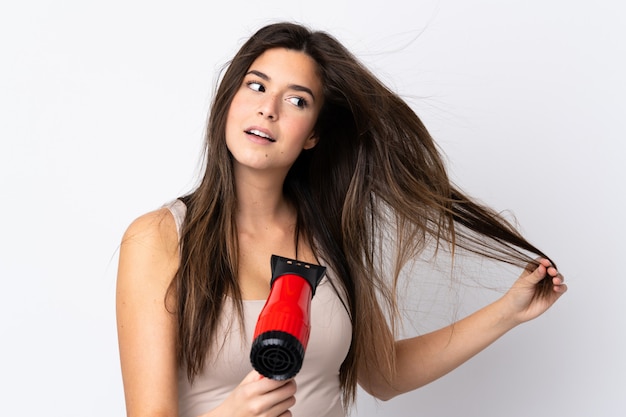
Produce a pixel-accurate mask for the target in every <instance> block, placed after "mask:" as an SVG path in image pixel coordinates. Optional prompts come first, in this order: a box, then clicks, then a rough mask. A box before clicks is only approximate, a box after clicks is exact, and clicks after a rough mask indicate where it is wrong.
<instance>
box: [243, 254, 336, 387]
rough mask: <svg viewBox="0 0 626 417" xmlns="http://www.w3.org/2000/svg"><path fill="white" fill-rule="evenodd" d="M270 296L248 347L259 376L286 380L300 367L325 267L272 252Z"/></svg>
mask: <svg viewBox="0 0 626 417" xmlns="http://www.w3.org/2000/svg"><path fill="white" fill-rule="evenodd" d="M271 264H272V280H271V282H270V287H271V290H270V295H269V296H268V298H267V301H266V302H265V306H264V307H263V310H261V314H260V315H259V318H258V320H257V324H256V328H255V331H254V340H253V342H252V348H251V349H250V361H251V362H252V366H253V367H254V369H256V370H257V372H259V373H260V374H261V375H263V376H265V377H267V378H271V379H275V380H286V379H289V378H292V377H294V376H295V375H296V374H297V373H298V372H299V371H300V368H301V367H302V361H303V360H304V352H305V350H306V346H307V343H308V341H309V334H310V331H311V324H310V320H311V319H310V314H311V300H312V298H313V295H315V288H317V284H319V282H320V280H321V279H322V277H323V276H324V274H325V273H326V268H325V267H323V266H319V265H311V264H307V263H304V262H300V261H297V260H295V259H289V258H283V257H280V256H276V255H272V259H271Z"/></svg>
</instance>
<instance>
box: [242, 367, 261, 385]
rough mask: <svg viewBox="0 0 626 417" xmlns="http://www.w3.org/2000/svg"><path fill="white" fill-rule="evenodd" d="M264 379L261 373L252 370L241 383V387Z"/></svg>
mask: <svg viewBox="0 0 626 417" xmlns="http://www.w3.org/2000/svg"><path fill="white" fill-rule="evenodd" d="M261 379H263V375H261V374H260V373H258V372H257V371H255V370H252V371H251V372H249V373H248V375H246V377H245V378H244V379H243V380H242V381H241V384H240V385H243V384H249V383H251V382H256V381H259V380H261Z"/></svg>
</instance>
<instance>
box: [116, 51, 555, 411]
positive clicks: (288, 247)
mask: <svg viewBox="0 0 626 417" xmlns="http://www.w3.org/2000/svg"><path fill="white" fill-rule="evenodd" d="M316 69H317V68H316V65H315V62H314V61H313V60H312V59H311V58H310V57H308V56H307V55H305V54H303V53H301V52H296V51H291V50H286V49H271V50H268V51H266V52H265V53H264V54H262V55H261V56H260V57H259V58H258V59H257V60H255V62H254V63H253V64H252V65H251V67H250V69H249V72H248V74H247V75H246V77H245V79H244V82H243V83H242V85H241V87H240V89H239V90H238V91H237V93H236V94H235V97H234V98H233V101H232V104H231V108H230V109H229V114H228V120H227V126H226V143H227V145H228V148H229V150H230V152H231V153H232V155H233V159H234V173H235V182H236V189H237V199H238V200H237V201H238V211H237V217H236V221H237V228H238V233H239V235H238V238H239V245H240V246H239V251H240V265H239V271H240V273H239V276H238V280H239V283H240V286H241V290H242V295H243V298H244V299H265V298H266V297H267V295H268V293H269V277H270V276H271V273H270V269H269V266H268V262H267V260H268V259H269V258H270V255H271V254H273V253H275V254H278V255H282V256H286V257H290V258H295V257H296V256H295V255H296V254H295V247H294V229H295V223H296V212H295V209H294V207H292V206H291V205H290V204H289V203H288V202H287V201H286V200H285V198H284V196H283V194H282V183H283V181H284V179H285V176H286V175H287V172H288V170H289V167H290V166H291V165H292V164H293V162H294V161H295V159H296V157H297V156H298V155H299V153H300V152H302V150H304V149H310V148H312V147H313V146H315V144H316V143H317V137H316V136H315V132H314V130H313V127H314V125H315V121H316V119H317V116H318V114H319V111H320V108H321V106H322V104H323V102H322V86H321V82H320V79H319V77H318V75H317V72H316ZM302 99H304V100H305V101H306V102H307V105H305V106H303V105H302V104H303V102H302ZM252 130H257V131H259V132H263V133H265V134H267V135H268V136H270V137H271V139H272V140H267V139H265V138H262V137H259V136H258V135H254V134H251V131H252ZM178 253H179V248H178V235H177V231H176V225H175V222H174V218H173V217H172V215H171V213H170V212H169V210H167V209H160V210H157V211H154V212H151V213H147V214H145V215H143V216H141V217H139V218H138V219H137V220H135V221H134V222H133V223H132V224H131V225H130V226H129V227H128V229H127V231H126V233H125V234H124V238H123V240H122V244H121V248H120V260H119V269H118V278H117V299H116V309H117V325H118V339H119V349H120V359H121V365H122V376H123V382H124V392H125V398H126V407H127V415H128V416H131V417H142V416H151V417H161V416H162V417H165V416H167V417H175V416H177V415H178V410H177V408H178V404H177V401H178V400H177V397H178V393H177V377H178V367H177V364H176V350H175V341H176V327H175V325H176V324H175V318H174V316H173V315H172V314H171V313H169V312H168V309H167V306H169V308H170V310H173V307H174V304H173V300H171V299H168V300H166V303H165V304H167V305H165V304H164V302H163V300H164V299H165V297H166V292H167V288H168V286H169V284H170V282H171V280H172V277H173V276H174V274H175V272H176V270H177V269H178V265H179V256H178ZM297 257H298V258H300V259H302V260H304V261H306V262H315V257H314V256H313V253H312V250H311V248H310V247H309V246H308V245H307V244H306V242H304V241H302V242H300V243H299V247H298V256H297ZM546 273H547V274H549V275H550V276H552V277H553V278H552V279H553V284H554V287H553V293H552V294H551V295H550V296H549V297H548V298H544V299H538V300H536V299H533V297H532V295H533V293H534V287H535V285H536V283H537V282H539V280H541V278H542V277H543V276H544V275H545V274H546ZM566 290H567V286H566V285H565V284H564V282H563V277H562V276H561V275H560V274H559V273H558V271H557V270H556V269H555V268H553V267H552V266H550V263H549V262H548V261H547V260H541V265H540V266H539V267H538V268H537V269H536V270H535V271H532V272H524V273H523V274H522V275H521V276H520V278H519V279H518V280H517V281H516V282H515V283H514V285H513V286H512V287H511V289H510V290H509V291H508V292H507V293H506V294H505V295H504V296H503V297H502V298H501V299H499V300H497V301H496V302H494V303H493V304H490V305H488V306H487V307H485V308H483V309H481V310H479V311H477V312H476V313H474V314H472V315H470V316H469V317H467V318H465V319H463V320H460V321H459V322H457V323H455V324H454V328H452V326H449V327H445V328H443V329H440V330H438V331H435V332H432V333H429V334H425V335H422V336H418V337H415V338H410V339H405V340H400V341H397V342H396V343H397V349H396V352H397V358H396V363H397V368H398V369H397V373H396V377H395V379H393V380H392V381H390V382H389V379H385V378H383V377H382V376H381V375H380V374H368V373H366V372H365V371H364V370H362V369H361V370H360V371H359V383H360V385H361V386H362V387H363V388H364V389H365V390H366V391H368V392H369V393H371V394H372V395H374V396H376V397H378V398H380V399H384V400H386V399H389V398H392V397H394V396H396V395H398V394H401V393H404V392H408V391H411V390H414V389H416V388H418V387H420V386H423V385H425V384H428V383H429V382H431V381H433V380H435V379H437V378H439V377H441V376H442V375H444V374H446V373H448V372H450V371H451V370H453V369H454V368H456V367H457V366H459V365H460V364H462V363H463V362H465V361H467V360H468V359H469V358H471V357H472V356H474V355H475V354H476V353H478V352H480V351H481V350H482V349H484V348H485V347H486V346H488V345H489V344H491V343H492V342H493V341H495V340H496V339H498V338H499V337H500V336H502V335H503V334H504V333H506V332H507V331H509V330H510V329H512V328H514V327H515V326H517V325H519V324H520V323H523V322H526V321H528V320H531V319H533V318H535V317H537V316H538V315H540V314H541V313H543V312H544V311H545V310H547V309H548V308H549V307H550V306H551V305H552V304H553V303H554V302H555V301H556V300H557V299H558V298H559V297H560V296H561V295H562V294H563V293H564V292H565V291H566ZM296 389H297V388H296V384H295V382H294V381H293V380H290V381H273V380H270V379H267V378H263V377H261V376H260V375H259V374H258V373H256V372H255V371H252V372H251V373H250V374H248V375H247V376H246V377H245V378H244V380H243V381H242V382H241V383H240V384H239V385H238V386H237V387H236V388H235V389H234V390H233V391H232V392H231V394H230V395H229V396H228V397H227V398H226V400H225V401H224V402H223V403H222V404H221V405H220V406H219V407H217V408H216V409H214V410H210V411H209V410H207V413H206V414H203V415H202V417H215V416H228V417H244V416H264V417H275V416H282V417H286V416H291V412H290V411H289V408H290V407H292V406H293V404H294V403H295V397H294V394H295V393H296Z"/></svg>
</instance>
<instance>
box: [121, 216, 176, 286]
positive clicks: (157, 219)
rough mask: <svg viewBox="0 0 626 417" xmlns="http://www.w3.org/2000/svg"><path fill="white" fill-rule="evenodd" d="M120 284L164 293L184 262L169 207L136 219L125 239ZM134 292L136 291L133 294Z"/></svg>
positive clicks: (122, 249) (129, 227)
mask: <svg viewBox="0 0 626 417" xmlns="http://www.w3.org/2000/svg"><path fill="white" fill-rule="evenodd" d="M119 257H120V259H119V269H118V282H119V283H120V284H122V285H120V287H121V288H139V287H141V288H144V292H148V293H149V292H150V291H149V290H148V288H154V289H155V290H157V291H158V294H161V293H163V291H164V289H165V288H167V286H169V283H170V281H171V279H172V277H173V276H174V274H175V273H176V271H177V269H178V265H179V262H180V258H179V250H178V233H177V230H176V221H175V219H174V216H173V215H172V213H171V211H170V210H169V209H168V208H167V207H161V208H159V209H157V210H153V211H150V212H148V213H145V214H143V215H141V216H139V217H137V218H136V219H134V220H133V221H132V222H131V223H130V225H129V226H128V228H127V229H126V232H125V233H124V236H123V238H122V242H121V244H120V255H119ZM133 292H134V291H133Z"/></svg>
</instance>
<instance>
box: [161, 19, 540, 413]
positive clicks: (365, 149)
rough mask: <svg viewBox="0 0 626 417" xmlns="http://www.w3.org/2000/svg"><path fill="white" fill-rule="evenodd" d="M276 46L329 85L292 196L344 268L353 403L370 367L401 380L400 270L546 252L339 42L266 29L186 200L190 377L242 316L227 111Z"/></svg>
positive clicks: (183, 350) (183, 284)
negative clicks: (459, 174)
mask: <svg viewBox="0 0 626 417" xmlns="http://www.w3.org/2000/svg"><path fill="white" fill-rule="evenodd" d="M271 48H287V49H290V50H296V51H301V52H303V53H306V54H307V55H309V56H310V57H311V58H312V59H313V60H314V61H315V62H316V63H317V67H318V73H319V76H320V78H321V83H322V86H323V93H324V104H323V107H322V109H321V111H320V114H319V117H318V120H317V123H316V126H315V131H316V134H317V136H318V138H319V142H318V144H317V145H316V146H315V147H314V148H312V149H310V150H306V151H303V152H302V154H301V155H300V156H299V157H298V159H297V160H296V162H295V163H294V165H293V166H292V168H291V169H290V171H289V173H288V174H287V177H286V179H285V183H284V194H285V196H286V197H287V198H288V199H290V200H291V201H292V202H293V203H294V205H295V206H296V209H297V225H296V226H297V229H296V230H297V233H296V234H297V235H298V234H299V235H300V236H302V237H304V238H305V239H306V240H307V242H308V243H309V244H310V246H311V247H312V249H313V251H314V253H315V255H316V256H317V257H319V258H323V259H324V260H325V262H327V264H328V265H329V266H330V267H331V269H332V270H333V271H335V273H336V274H337V276H336V277H333V280H334V283H335V285H337V286H338V292H341V294H344V295H345V297H344V298H345V305H346V309H347V310H348V313H349V316H350V319H351V322H352V343H351V345H350V349H349V352H348V354H347V356H346V358H345V360H344V362H343V364H342V365H341V368H340V382H341V386H342V388H343V402H344V405H345V406H346V407H347V406H348V405H349V404H351V403H352V402H353V401H354V399H355V394H356V386H357V369H358V368H359V367H365V368H366V369H368V371H374V372H380V374H381V375H383V376H384V377H387V378H391V377H392V375H393V372H394V367H395V363H394V336H395V333H396V323H397V320H398V307H397V294H396V286H397V282H398V278H399V275H400V271H401V270H402V268H403V266H404V265H405V264H406V263H407V262H409V261H410V260H412V259H415V258H416V257H417V256H418V255H419V254H420V252H421V251H422V250H423V249H424V247H425V245H426V244H427V243H428V242H430V241H434V242H435V243H436V246H437V247H441V246H442V245H445V246H446V247H448V248H450V249H451V251H452V253H454V250H455V248H459V249H463V250H467V251H469V252H471V253H475V254H478V255H481V256H486V257H488V258H491V259H494V260H497V261H501V262H505V263H508V264H512V265H517V266H520V267H523V268H528V267H529V265H537V262H536V261H534V256H532V255H535V256H540V257H546V255H545V254H544V253H542V252H541V251H540V250H539V249H537V248H536V247H535V246H533V245H532V244H531V243H529V242H528V241H527V240H526V239H525V238H524V237H523V236H522V235H521V234H520V233H519V232H518V231H517V230H516V228H515V227H514V226H513V225H512V224H511V223H510V222H508V221H507V220H506V219H504V218H503V217H502V216H500V215H499V214H498V213H497V212H495V211H494V210H492V209H490V208H489V207H485V206H484V205H482V204H480V203H478V202H476V201H474V200H473V199H471V198H469V197H468V196H466V195H465V194H464V193H463V192H462V191H461V190H459V189H458V187H456V186H455V185H454V184H452V183H451V181H450V179H449V177H448V175H447V172H446V169H445V166H444V163H443V159H442V156H441V155H440V153H439V150H438V148H437V146H436V144H435V143H434V141H433V139H432V138H431V136H430V134H429V133H428V131H427V130H426V128H425V126H424V125H423V124H422V122H421V121H420V119H419V117H418V116H417V115H416V114H415V112H414V111H413V110H412V109H411V108H410V107H409V106H408V105H407V104H406V103H405V102H404V101H403V100H402V99H401V98H400V97H399V96H398V95H397V94H396V93H394V92H393V91H391V90H390V89H389V88H387V87H386V86H385V85H383V84H382V83H381V82H380V81H379V80H378V79H377V78H376V77H375V76H374V75H373V74H372V73H371V72H370V71H369V70H368V69H367V68H366V67H364V66H363V65H362V64H361V63H360V62H359V60H358V59H357V58H356V57H355V56H354V55H353V54H351V53H350V52H349V51H348V50H347V49H346V48H345V47H344V46H342V45H341V43H340V42H338V41H337V40H336V39H335V38H334V37H332V36H330V35H329V34H327V33H325V32H320V31H311V30H309V29H308V28H306V27H304V26H301V25H298V24H293V23H275V24H271V25H268V26H265V27H263V28H261V29H260V30H259V31H257V32H256V33H255V34H254V35H253V36H252V37H251V38H250V39H248V41H247V42H246V43H245V44H244V45H243V46H242V47H241V48H240V50H239V51H238V53H237V54H236V55H235V56H234V58H233V59H232V60H231V61H230V63H229V65H228V67H227V69H226V71H225V72H224V74H223V77H222V79H221V82H220V83H219V85H218V88H217V90H216V94H215V97H214V99H213V103H212V106H211V111H210V114H209V119H208V124H207V130H206V137H205V154H204V156H205V166H204V173H203V176H202V180H201V182H200V183H199V185H198V186H197V187H196V188H195V189H194V190H193V191H192V192H191V193H190V194H188V195H186V196H185V197H183V201H184V202H185V203H186V205H187V216H186V217H185V221H184V223H183V227H182V231H181V263H180V267H179V269H178V271H177V273H176V275H175V277H174V280H173V281H172V284H171V285H170V289H169V291H170V292H174V295H175V298H176V299H177V306H176V311H175V313H176V316H177V320H178V346H177V348H178V361H179V363H180V365H181V366H183V367H184V369H186V372H187V377H188V378H189V379H190V380H193V378H194V376H195V375H196V374H197V373H198V372H200V370H201V369H202V368H203V366H204V365H205V358H206V355H207V352H208V351H209V349H211V348H212V346H211V342H212V340H214V339H213V338H214V337H215V332H216V328H217V323H218V319H219V316H220V313H221V311H222V307H223V303H224V302H225V301H224V300H225V298H224V295H225V294H228V295H230V296H231V297H232V299H233V300H234V303H235V306H236V311H237V314H238V316H239V318H240V319H241V318H242V316H243V303H242V300H241V293H240V288H239V284H238V282H237V265H238V244H237V229H236V224H235V219H234V213H235V207H236V204H237V201H236V198H235V189H234V179H233V170H232V157H231V155H230V153H229V151H228V149H227V147H226V141H225V128H226V118H227V114H228V111H229V108H230V104H231V101H232V99H233V96H234V95H235V92H236V91H237V90H238V88H239V87H240V86H241V83H242V81H243V78H244V75H245V73H246V72H247V70H248V68H249V67H250V65H251V64H252V63H253V61H254V60H255V59H256V58H257V57H258V56H259V55H261V54H262V53H263V52H265V51H266V50H268V49H271ZM389 233H391V234H392V239H393V241H394V248H395V250H394V251H393V253H390V254H386V253H383V252H384V249H385V248H383V247H382V241H383V236H384V235H385V234H389ZM297 240H298V236H296V241H297ZM381 256H387V257H388V258H389V259H390V261H389V262H390V264H391V265H392V267H391V269H390V270H387V269H384V268H381V266H380V260H381ZM390 275H391V276H390ZM550 289H551V284H550V280H549V279H544V280H543V281H542V282H541V283H540V284H539V285H538V287H537V293H536V296H537V297H540V296H542V295H545V294H547V293H548V292H549V291H550Z"/></svg>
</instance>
